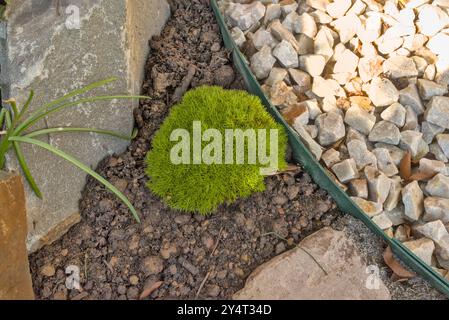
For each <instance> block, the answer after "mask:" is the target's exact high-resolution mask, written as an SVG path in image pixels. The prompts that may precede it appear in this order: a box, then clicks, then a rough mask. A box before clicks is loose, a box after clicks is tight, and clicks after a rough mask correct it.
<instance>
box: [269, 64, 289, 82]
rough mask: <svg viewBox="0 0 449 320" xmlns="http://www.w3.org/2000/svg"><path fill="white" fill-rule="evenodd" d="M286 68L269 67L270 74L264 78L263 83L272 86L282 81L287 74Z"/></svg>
mask: <svg viewBox="0 0 449 320" xmlns="http://www.w3.org/2000/svg"><path fill="white" fill-rule="evenodd" d="M287 73H288V72H287V70H285V69H282V68H273V69H271V72H270V75H269V76H268V78H267V80H265V84H267V85H269V86H274V85H275V84H276V83H278V82H280V81H283V80H284V79H285V77H286V76H287Z"/></svg>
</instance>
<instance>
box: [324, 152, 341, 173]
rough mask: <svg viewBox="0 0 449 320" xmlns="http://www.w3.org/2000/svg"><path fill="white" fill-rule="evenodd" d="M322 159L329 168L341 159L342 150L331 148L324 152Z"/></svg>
mask: <svg viewBox="0 0 449 320" xmlns="http://www.w3.org/2000/svg"><path fill="white" fill-rule="evenodd" d="M321 159H322V160H323V161H324V163H325V164H326V166H327V167H328V168H330V167H332V166H333V165H334V164H336V163H338V162H340V161H341V158H340V152H338V151H337V150H335V149H332V148H331V149H329V150H327V151H326V152H324V153H323V156H322V157H321Z"/></svg>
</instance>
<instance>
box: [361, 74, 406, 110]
mask: <svg viewBox="0 0 449 320" xmlns="http://www.w3.org/2000/svg"><path fill="white" fill-rule="evenodd" d="M367 94H368V97H369V98H370V99H371V101H372V102H373V104H374V105H375V106H376V107H386V106H390V105H392V104H393V103H395V102H397V101H398V100H399V92H398V90H397V89H396V87H395V86H394V84H393V83H391V81H390V80H388V79H382V78H379V77H376V78H374V79H373V80H372V81H371V84H370V85H369V86H368V88H367Z"/></svg>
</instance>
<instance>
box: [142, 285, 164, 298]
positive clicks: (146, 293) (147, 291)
mask: <svg viewBox="0 0 449 320" xmlns="http://www.w3.org/2000/svg"><path fill="white" fill-rule="evenodd" d="M163 283H164V282H162V281H158V282H155V283H154V284H153V285H151V286H150V287H148V288H146V289H145V290H143V292H142V293H141V294H140V297H139V299H140V300H143V299H145V298H147V297H149V296H150V295H151V294H152V293H153V292H154V291H156V290H157V289H159V288H160V287H161V286H162V284H163Z"/></svg>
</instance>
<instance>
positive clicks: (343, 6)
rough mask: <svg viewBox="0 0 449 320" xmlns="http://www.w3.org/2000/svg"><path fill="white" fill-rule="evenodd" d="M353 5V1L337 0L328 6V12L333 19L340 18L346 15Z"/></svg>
mask: <svg viewBox="0 0 449 320" xmlns="http://www.w3.org/2000/svg"><path fill="white" fill-rule="evenodd" d="M351 5H352V2H351V0H335V1H333V2H331V3H329V4H328V5H327V7H326V11H327V13H328V14H329V15H330V16H331V17H333V18H339V17H342V16H344V15H345V13H346V11H348V10H349V8H350V7H351Z"/></svg>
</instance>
